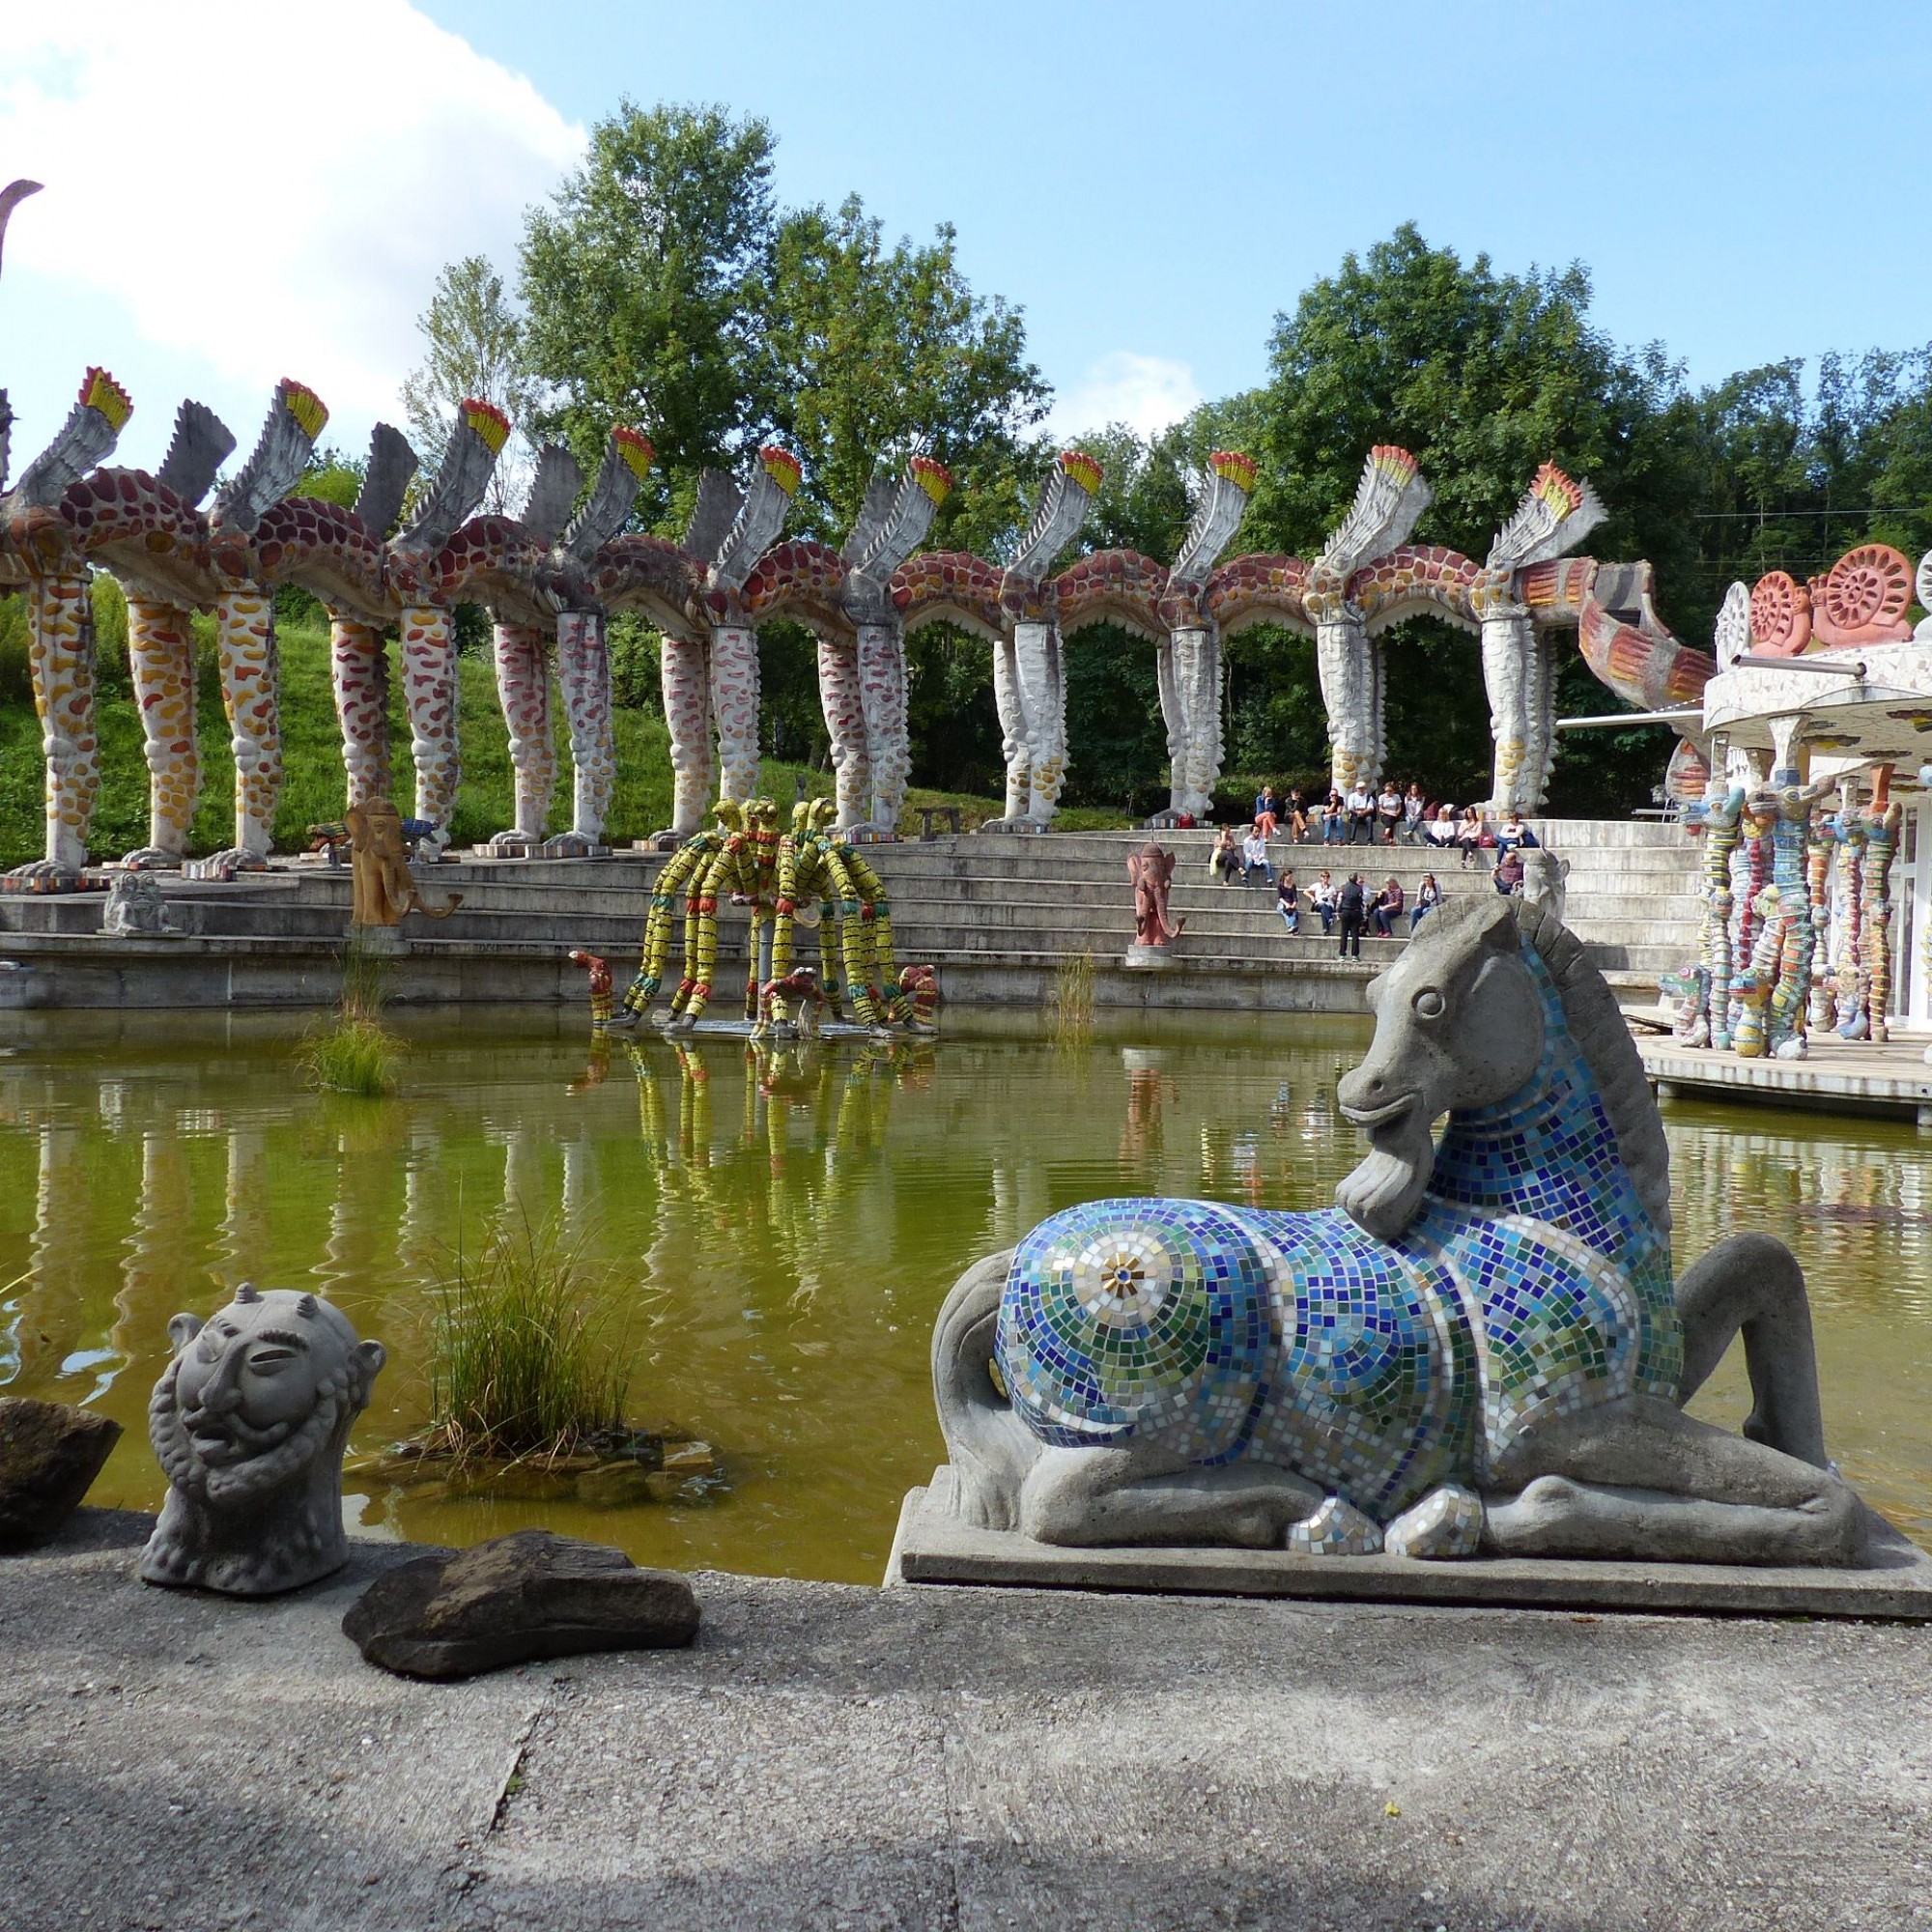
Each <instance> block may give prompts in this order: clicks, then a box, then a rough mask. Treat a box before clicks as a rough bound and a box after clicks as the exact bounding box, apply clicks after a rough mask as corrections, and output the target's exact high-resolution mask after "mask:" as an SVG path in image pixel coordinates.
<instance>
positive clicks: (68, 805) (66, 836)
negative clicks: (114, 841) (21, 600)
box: [21, 577, 100, 873]
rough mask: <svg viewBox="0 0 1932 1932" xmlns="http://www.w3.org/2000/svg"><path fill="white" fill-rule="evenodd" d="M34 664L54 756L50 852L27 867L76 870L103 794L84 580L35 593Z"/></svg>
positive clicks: (41, 586) (46, 581)
mask: <svg viewBox="0 0 1932 1932" xmlns="http://www.w3.org/2000/svg"><path fill="white" fill-rule="evenodd" d="M28 625H29V635H28V642H27V653H28V660H27V661H28V668H30V670H31V671H32V673H33V682H34V709H35V710H36V711H37V712H38V713H39V714H40V720H41V749H42V752H43V753H44V755H45V760H46V814H47V842H46V857H45V859H44V861H43V863H42V865H40V866H39V867H22V868H21V870H22V871H23V872H54V873H74V872H78V871H79V870H80V868H81V867H83V866H85V865H86V864H87V834H88V829H89V827H90V826H91V825H92V824H93V823H94V807H95V803H96V801H97V800H98V799H99V795H100V751H99V739H98V738H97V737H96V735H95V724H94V604H93V601H92V600H91V599H90V598H89V596H88V594H87V582H86V580H85V579H84V578H78V577H43V578H38V579H36V580H35V582H34V584H33V587H32V589H31V591H30V592H29V595H28Z"/></svg>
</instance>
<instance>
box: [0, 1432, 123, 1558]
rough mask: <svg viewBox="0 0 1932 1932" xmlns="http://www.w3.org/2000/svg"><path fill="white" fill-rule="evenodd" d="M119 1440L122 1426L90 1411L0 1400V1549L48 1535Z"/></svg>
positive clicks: (66, 1515)
mask: <svg viewBox="0 0 1932 1932" xmlns="http://www.w3.org/2000/svg"><path fill="white" fill-rule="evenodd" d="M120 1439H121V1425H120V1424H119V1423H118V1422H116V1421H114V1420H113V1419H112V1418H111V1417H109V1416H105V1415H99V1414H97V1413H96V1412H95V1411H94V1410H93V1409H91V1408H71V1407H70V1406H68V1405H67V1404H65V1403H59V1402H36V1401H34V1400H32V1399H31V1398H28V1397H24V1396H9V1397H8V1398H6V1399H5V1400H4V1401H0V1550H5V1549H24V1548H32V1546H33V1545H35V1544H37V1543H44V1542H46V1540H47V1539H48V1538H49V1537H51V1536H53V1535H54V1534H55V1533H56V1532H57V1531H58V1530H59V1529H60V1526H61V1524H62V1523H64V1522H65V1521H66V1520H68V1518H69V1517H71V1515H72V1514H73V1512H74V1511H75V1510H76V1509H77V1508H78V1507H79V1506H80V1499H81V1497H82V1496H84V1495H86V1493H87V1492H88V1489H89V1487H90V1486H91V1485H92V1483H93V1481H94V1479H95V1477H96V1476H98V1475H99V1473H100V1465H101V1464H102V1463H105V1462H106V1461H107V1457H108V1453H109V1452H110V1451H111V1450H112V1449H113V1447H114V1445H115V1443H116V1442H118V1441H119V1440H120Z"/></svg>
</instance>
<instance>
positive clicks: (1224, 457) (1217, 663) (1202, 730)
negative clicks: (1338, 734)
mask: <svg viewBox="0 0 1932 1932" xmlns="http://www.w3.org/2000/svg"><path fill="white" fill-rule="evenodd" d="M1254 481H1255V465H1254V463H1253V461H1252V460H1251V459H1250V458H1248V457H1246V456H1243V455H1241V454H1240V453H1239V452H1238V451H1236V450H1232V449H1217V450H1214V451H1213V452H1212V453H1211V454H1210V455H1209V456H1208V482H1207V486H1206V487H1205V488H1204V489H1203V491H1202V493H1201V499H1200V501H1199V502H1198V503H1197V504H1196V505H1195V508H1194V517H1193V520H1192V521H1191V522H1190V524H1189V525H1188V529H1187V535H1186V537H1185V539H1184V540H1183V542H1182V543H1181V546H1180V554H1179V556H1177V557H1176V558H1175V560H1174V564H1173V567H1172V568H1171V569H1170V570H1169V571H1168V574H1167V593H1166V595H1165V597H1164V598H1163V599H1162V601H1161V612H1162V615H1163V616H1164V617H1165V618H1166V620H1167V623H1168V639H1167V642H1166V643H1165V644H1162V645H1159V646H1157V647H1156V648H1157V650H1158V659H1157V663H1156V676H1157V678H1158V681H1159V687H1160V710H1161V720H1162V722H1163V723H1164V724H1165V725H1166V726H1167V755H1168V803H1169V809H1170V810H1172V811H1175V812H1177V813H1184V814H1186V815H1188V816H1190V817H1194V818H1205V817H1207V815H1208V812H1209V811H1210V810H1212V808H1213V801H1214V783H1215V781H1216V780H1217V779H1219V778H1220V776H1221V634H1220V631H1219V629H1218V627H1217V626H1216V625H1215V623H1214V622H1213V620H1212V619H1211V618H1210V617H1208V614H1207V613H1206V611H1204V610H1203V609H1202V607H1201V593H1202V590H1203V589H1204V587H1205V586H1206V584H1207V582H1208V573H1209V572H1210V571H1211V570H1212V569H1213V568H1214V564H1215V560H1216V559H1217V558H1218V557H1219V556H1220V554H1221V553H1222V552H1223V551H1224V550H1226V549H1227V547H1228V545H1229V543H1230V542H1231V541H1232V540H1233V538H1234V535H1235V532H1236V529H1238V528H1239V527H1240V522H1241V517H1242V515H1243V513H1244V512H1245V511H1246V509H1247V506H1248V493H1249V492H1250V491H1251V490H1252V489H1253V488H1254Z"/></svg>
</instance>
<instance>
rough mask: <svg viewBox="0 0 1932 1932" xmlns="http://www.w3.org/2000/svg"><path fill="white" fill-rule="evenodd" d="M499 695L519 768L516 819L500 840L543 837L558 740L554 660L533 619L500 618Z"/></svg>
mask: <svg viewBox="0 0 1932 1932" xmlns="http://www.w3.org/2000/svg"><path fill="white" fill-rule="evenodd" d="M494 642H495V646H496V659H497V701H498V702H499V703H500V704H501V705H502V707H503V722H504V724H505V725H508V726H509V729H510V764H511V767H512V769H513V770H514V772H515V774H516V778H515V787H516V798H517V810H516V821H515V823H514V824H513V825H512V826H511V827H510V829H509V831H508V832H506V833H499V834H498V835H497V841H498V842H503V843H511V842H514V843H517V844H522V845H531V844H541V843H542V842H543V836H544V826H545V822H546V821H547V820H548V819H549V817H550V802H551V798H552V796H553V795H554V792H555V790H556V744H555V741H554V739H553V737H552V735H551V723H550V666H549V665H548V664H547V663H546V662H545V660H544V639H543V633H542V632H541V631H539V630H537V629H536V627H535V626H534V625H530V624H498V625H497V629H496V636H495V639H494Z"/></svg>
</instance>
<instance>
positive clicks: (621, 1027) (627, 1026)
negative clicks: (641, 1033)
mask: <svg viewBox="0 0 1932 1932" xmlns="http://www.w3.org/2000/svg"><path fill="white" fill-rule="evenodd" d="M642 1017H643V1016H642V1015H641V1014H640V1013H634V1012H633V1011H632V1010H631V1009H630V1008H629V1007H619V1008H618V1009H617V1010H616V1011H615V1012H613V1013H612V1014H611V1017H610V1018H609V1019H607V1020H605V1021H604V1022H603V1028H604V1031H605V1032H606V1033H633V1032H635V1031H636V1030H637V1028H638V1027H639V1025H640V1024H641V1022H642Z"/></svg>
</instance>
